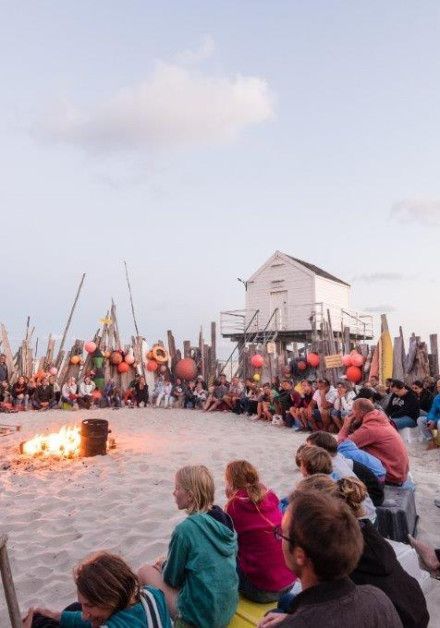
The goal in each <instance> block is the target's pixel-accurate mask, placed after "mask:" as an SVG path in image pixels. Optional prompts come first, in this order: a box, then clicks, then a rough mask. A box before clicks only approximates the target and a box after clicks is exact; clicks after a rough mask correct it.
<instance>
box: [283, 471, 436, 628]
mask: <svg viewBox="0 0 440 628" xmlns="http://www.w3.org/2000/svg"><path fill="white" fill-rule="evenodd" d="M310 490H318V491H320V492H322V493H326V494H327V495H330V496H334V497H337V498H339V499H342V500H343V501H344V502H345V503H346V504H347V506H348V507H349V508H350V510H351V511H352V513H353V514H354V516H355V517H356V519H357V520H358V522H359V526H360V529H361V532H362V536H363V538H364V549H363V552H362V554H361V557H360V559H359V562H358V563H357V565H356V567H355V568H354V570H353V571H352V572H351V573H350V579H351V580H352V581H353V582H354V583H355V584H357V585H365V584H369V585H373V586H375V587H377V588H378V589H381V590H382V591H383V592H384V593H385V594H386V595H387V596H388V597H389V599H390V600H391V602H392V603H393V605H394V607H395V609H396V611H397V612H398V614H399V617H400V619H401V621H402V624H403V626H404V628H426V626H427V625H428V622H429V614H428V611H427V608H426V600H425V597H424V595H423V592H422V589H421V588H420V585H419V583H418V582H417V580H416V579H415V578H413V577H412V576H410V575H409V574H408V573H407V572H406V571H405V570H404V568H403V567H402V565H401V564H400V562H399V561H398V559H397V557H396V554H395V552H394V549H393V547H392V546H391V544H390V543H389V542H388V541H387V540H385V539H384V538H383V537H382V536H381V535H380V534H379V532H378V531H377V530H376V528H375V527H374V526H373V525H372V523H371V522H370V521H369V519H368V518H367V517H366V516H365V511H364V509H363V506H362V503H363V501H364V499H365V496H366V492H367V490H366V487H365V485H364V484H363V483H362V482H361V481H360V480H359V479H358V478H354V477H351V478H342V479H340V480H338V481H337V482H336V483H335V482H333V481H331V480H330V479H329V477H328V476H325V475H320V474H317V475H313V476H311V477H308V478H306V479H305V480H302V481H301V482H300V483H299V484H298V485H297V487H296V488H295V491H294V492H293V495H298V494H300V493H304V492H307V491H310ZM341 540H342V541H343V540H344V539H343V538H342V539H341ZM293 599H294V598H293V597H292V596H291V597H290V601H289V599H288V598H287V596H286V597H285V598H284V600H283V605H284V606H283V609H285V610H288V609H289V606H290V605H291V603H292V602H293ZM286 606H287V609H286Z"/></svg>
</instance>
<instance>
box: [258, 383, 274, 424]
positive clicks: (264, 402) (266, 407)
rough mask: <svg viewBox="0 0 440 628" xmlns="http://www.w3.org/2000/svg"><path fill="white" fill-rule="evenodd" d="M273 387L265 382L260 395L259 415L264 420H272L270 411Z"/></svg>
mask: <svg viewBox="0 0 440 628" xmlns="http://www.w3.org/2000/svg"><path fill="white" fill-rule="evenodd" d="M270 402H271V388H270V384H269V383H267V384H263V386H262V388H261V393H260V396H259V397H258V406H257V417H258V418H259V419H262V420H263V421H272V415H271V413H270Z"/></svg>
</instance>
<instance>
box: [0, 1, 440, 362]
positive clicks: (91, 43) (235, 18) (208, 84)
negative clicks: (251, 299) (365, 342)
mask: <svg viewBox="0 0 440 628" xmlns="http://www.w3.org/2000/svg"><path fill="white" fill-rule="evenodd" d="M0 6H1V9H2V11H1V13H2V20H1V22H0V56H1V59H2V63H1V64H0V82H1V86H2V89H1V94H2V95H1V98H0V136H1V142H0V171H1V176H0V203H1V231H0V233H1V242H2V244H1V253H2V255H1V257H2V266H3V272H2V273H1V277H2V278H1V285H2V295H3V298H2V307H1V315H0V320H1V321H2V322H3V323H4V324H5V325H6V327H7V329H8V331H9V334H10V339H11V344H12V345H13V346H14V347H16V345H17V343H18V342H19V341H20V339H21V338H22V337H23V334H24V328H25V323H26V317H27V315H30V316H31V322H32V324H33V325H35V333H34V338H35V337H37V336H38V338H39V342H40V346H42V345H44V343H45V342H47V337H48V334H49V332H51V333H52V334H55V335H59V334H61V333H62V329H63V326H64V324H65V322H66V319H67V315H68V311H69V309H70V306H71V304H72V302H73V298H74V295H75V291H76V288H77V285H78V283H79V280H80V277H81V274H82V273H83V272H85V273H86V281H85V284H84V289H83V292H82V294H81V297H80V301H79V305H78V308H77V311H76V313H75V317H74V320H73V323H72V327H71V331H70V333H69V340H71V339H73V338H78V337H79V338H83V339H87V337H88V336H91V335H93V333H94V332H95V330H96V328H97V327H98V320H99V319H100V318H102V317H103V316H104V315H105V313H106V310H107V309H108V306H109V303H110V300H111V298H112V297H113V299H114V300H115V301H116V304H117V307H118V313H119V322H120V327H121V328H122V333H123V335H124V337H126V338H127V339H129V337H130V336H131V334H132V333H133V322H132V319H131V312H130V307H129V301H128V294H127V286H126V284H125V277H124V268H123V260H126V261H127V264H128V267H129V272H130V277H131V283H132V287H133V293H134V300H135V307H136V312H137V317H138V322H139V328H140V331H141V333H142V334H143V335H144V336H145V337H146V338H147V339H148V340H149V341H151V342H153V341H155V340H157V339H158V338H164V337H165V334H166V330H167V329H172V330H173V331H174V332H175V335H176V337H177V339H178V340H182V339H183V338H189V339H193V340H196V338H197V336H198V332H199V328H200V325H203V326H204V328H205V329H206V331H208V325H209V322H210V321H211V320H217V319H218V315H219V312H220V311H221V310H229V309H237V308H241V307H244V289H243V285H242V284H240V283H239V282H238V281H237V277H241V278H244V279H246V278H247V277H250V276H251V275H252V273H253V272H254V271H255V270H256V269H257V268H258V267H259V266H260V265H261V264H262V263H263V262H264V261H265V260H266V259H267V258H268V257H269V256H270V255H271V254H272V253H273V252H274V251H275V250H281V251H283V252H286V253H288V254H291V255H293V256H295V257H298V258H301V259H305V260H307V261H309V262H311V263H314V264H316V265H318V266H321V267H322V268H324V269H325V270H327V271H328V272H330V273H332V274H334V275H336V276H338V277H340V278H342V279H344V280H345V281H348V282H350V283H351V284H352V300H351V305H352V309H353V310H357V311H359V310H360V311H366V312H371V313H373V314H374V315H375V316H378V314H379V313H381V312H386V313H387V315H388V318H389V321H390V324H391V331H392V333H396V332H397V330H398V325H399V324H401V325H402V326H403V328H404V333H405V335H406V336H408V335H409V334H410V333H411V332H412V331H415V332H416V333H417V334H418V335H422V336H423V337H425V338H426V337H427V335H428V334H429V333H437V332H440V324H439V322H438V320H439V316H438V312H439V310H440V291H439V289H438V278H437V275H438V260H439V254H438V250H439V237H440V176H439V175H440V172H439V169H440V122H439V117H440V5H439V3H438V2H437V1H435V0H433V1H429V0H427V1H424V0H414V1H405V0H399V1H395V0H390V1H389V2H378V1H375V0H369V1H368V2H351V1H337V0H310V1H309V2H303V1H302V0H298V1H295V0H291V1H289V2H288V1H281V0H274V1H273V2H265V1H262V0H261V1H260V0H254V1H252V2H251V1H248V0H242V1H240V2H236V1H235V2H229V1H227V0H225V1H222V2H206V1H204V2H202V1H191V0H187V1H185V2H181V1H177V0H176V1H170V0H168V1H167V0H165V1H162V2H160V3H159V2H147V1H146V0H144V1H141V0H131V1H130V2H121V1H119V2H116V1H114V0H92V1H90V0H87V1H85V0H75V2H73V0H65V1H63V2H58V1H55V0H46V1H45V0H39V2H24V1H22V0H14V1H9V0H0ZM221 351H222V352H227V345H223V346H222V347H221Z"/></svg>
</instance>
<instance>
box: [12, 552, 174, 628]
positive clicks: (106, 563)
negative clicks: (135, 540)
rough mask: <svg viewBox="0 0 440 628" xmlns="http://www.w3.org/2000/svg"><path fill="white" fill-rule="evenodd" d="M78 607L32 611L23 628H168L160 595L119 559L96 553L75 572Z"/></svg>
mask: <svg viewBox="0 0 440 628" xmlns="http://www.w3.org/2000/svg"><path fill="white" fill-rule="evenodd" d="M74 578H75V584H76V587H77V592H78V604H72V605H70V606H68V607H67V609H65V610H64V611H62V612H59V611H52V610H49V609H47V608H32V609H30V610H29V612H28V615H27V617H26V618H25V619H24V622H23V628H56V627H60V628H99V627H100V626H102V627H105V628H171V619H170V616H169V613H168V608H167V605H166V602H165V597H164V594H163V593H162V591H160V590H159V589H155V588H154V587H141V586H140V584H139V580H138V578H137V576H136V575H135V574H134V573H133V571H132V570H131V569H130V567H129V566H128V565H127V564H126V563H125V562H124V561H123V560H122V558H120V557H119V556H115V555H113V554H109V553H107V552H99V553H97V554H95V555H93V556H91V557H90V558H88V559H86V560H84V561H83V562H82V563H80V565H79V566H78V567H77V568H76V570H75V572H74Z"/></svg>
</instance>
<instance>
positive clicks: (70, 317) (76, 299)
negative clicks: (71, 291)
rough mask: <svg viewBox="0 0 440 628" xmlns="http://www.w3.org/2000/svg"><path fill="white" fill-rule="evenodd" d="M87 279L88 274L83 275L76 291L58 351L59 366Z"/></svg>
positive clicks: (57, 361)
mask: <svg viewBox="0 0 440 628" xmlns="http://www.w3.org/2000/svg"><path fill="white" fill-rule="evenodd" d="M85 278H86V274H85V273H83V275H82V277H81V281H80V282H79V286H78V290H77V291H76V296H75V300H74V302H73V305H72V309H71V310H70V314H69V318H68V319H67V323H66V327H65V328H64V333H63V337H62V338H61V344H60V347H59V349H58V355H57V359H56V363H57V365H58V366H59V361H60V356H61V352H62V350H63V348H64V343H65V342H66V337H67V332H68V331H69V327H70V323H71V322H72V316H73V313H74V311H75V308H76V304H77V303H78V299H79V294H80V292H81V289H82V287H83V283H84V279H85Z"/></svg>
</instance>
